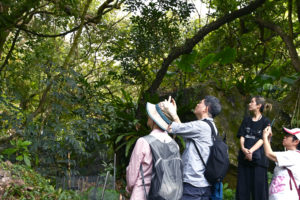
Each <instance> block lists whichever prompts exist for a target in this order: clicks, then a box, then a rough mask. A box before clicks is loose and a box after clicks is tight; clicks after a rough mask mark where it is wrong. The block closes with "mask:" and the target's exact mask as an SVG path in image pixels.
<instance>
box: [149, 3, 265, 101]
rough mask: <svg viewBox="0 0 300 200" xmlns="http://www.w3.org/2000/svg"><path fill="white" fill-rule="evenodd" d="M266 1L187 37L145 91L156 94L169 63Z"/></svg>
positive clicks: (234, 13) (171, 54)
mask: <svg viewBox="0 0 300 200" xmlns="http://www.w3.org/2000/svg"><path fill="white" fill-rule="evenodd" d="M264 2H265V0H256V1H254V2H253V3H250V4H249V5H248V6H246V7H244V8H242V9H240V10H236V11H234V12H232V13H230V14H227V15H225V16H223V17H221V18H219V19H217V20H216V21H214V22H212V23H210V24H208V25H205V26H204V27H202V28H201V29H200V30H199V31H198V32H197V33H196V35H194V36H193V37H192V38H190V39H187V40H186V41H185V43H184V44H183V45H182V46H179V47H176V48H173V49H172V50H171V52H170V53H169V55H168V57H167V58H165V59H164V61H163V63H162V66H161V68H160V70H159V71H158V73H157V75H156V78H155V80H154V81H153V82H152V84H151V86H150V87H149V89H148V90H146V91H145V93H148V94H150V95H151V94H154V93H155V92H156V90H157V89H158V87H159V86H160V84H161V82H162V80H163V78H164V76H165V74H166V72H167V70H168V67H169V65H170V64H171V63H172V62H173V61H174V60H175V59H177V58H178V57H179V56H181V55H183V54H188V53H190V52H191V51H192V50H193V48H194V47H195V46H196V45H197V44H198V43H199V42H200V41H201V40H202V39H203V38H204V37H205V36H206V35H207V34H209V33H210V32H212V31H214V30H216V29H218V28H219V27H221V26H222V25H224V24H226V23H228V22H231V21H233V20H235V19H237V18H239V17H242V16H244V15H247V14H250V13H251V12H253V11H254V10H255V9H257V8H258V7H260V6H261V5H262V4H263V3H264Z"/></svg>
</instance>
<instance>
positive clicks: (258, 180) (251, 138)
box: [236, 96, 272, 200]
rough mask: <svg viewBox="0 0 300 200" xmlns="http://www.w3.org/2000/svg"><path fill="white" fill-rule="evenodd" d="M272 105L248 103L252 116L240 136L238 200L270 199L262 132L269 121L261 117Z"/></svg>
mask: <svg viewBox="0 0 300 200" xmlns="http://www.w3.org/2000/svg"><path fill="white" fill-rule="evenodd" d="M271 109H272V106H271V104H266V103H265V99H264V98H263V97H261V96H256V97H253V98H252V99H251V102H250V103H249V111H250V113H251V116H248V117H245V118H244V120H243V122H242V124H241V126H240V128H239V131H238V134H237V137H238V138H239V139H240V151H239V155H238V178H237V188H236V199H237V200H239V199H240V200H250V199H254V200H266V199H268V176H267V172H268V171H267V170H268V164H269V163H268V159H267V157H266V156H265V154H264V148H263V140H262V136H263V130H264V129H265V128H266V127H267V126H268V125H270V120H269V119H268V118H266V117H264V116H263V115H262V113H263V111H264V110H271Z"/></svg>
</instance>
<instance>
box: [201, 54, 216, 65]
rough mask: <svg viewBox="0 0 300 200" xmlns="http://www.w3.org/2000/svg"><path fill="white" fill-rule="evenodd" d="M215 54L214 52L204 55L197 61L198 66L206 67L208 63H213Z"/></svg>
mask: <svg viewBox="0 0 300 200" xmlns="http://www.w3.org/2000/svg"><path fill="white" fill-rule="evenodd" d="M215 56H216V55H215V54H214V53H210V54H208V55H207V56H205V57H204V58H203V59H202V60H201V61H200V63H199V66H200V68H202V69H206V68H207V67H208V66H209V65H211V64H213V63H214V62H215Z"/></svg>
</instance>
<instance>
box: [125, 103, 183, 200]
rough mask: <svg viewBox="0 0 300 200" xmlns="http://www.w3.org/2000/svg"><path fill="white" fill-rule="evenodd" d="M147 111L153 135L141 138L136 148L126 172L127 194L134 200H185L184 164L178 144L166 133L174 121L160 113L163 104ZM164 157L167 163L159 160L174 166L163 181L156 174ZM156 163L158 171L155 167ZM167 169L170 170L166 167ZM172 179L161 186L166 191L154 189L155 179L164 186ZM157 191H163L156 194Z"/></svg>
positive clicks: (153, 105)
mask: <svg viewBox="0 0 300 200" xmlns="http://www.w3.org/2000/svg"><path fill="white" fill-rule="evenodd" d="M146 110H147V114H148V121H147V126H148V127H149V128H151V133H150V134H149V135H146V136H144V137H141V138H139V139H138V140H137V142H136V144H135V147H134V149H133V151H132V154H131V157H130V162H129V165H128V167H127V169H126V181H127V186H126V191H127V192H128V193H130V194H131V196H130V200H146V199H147V200H152V199H157V198H158V197H157V196H159V195H161V196H164V198H163V199H168V200H179V199H180V198H181V196H182V161H181V158H180V152H179V146H178V144H177V143H176V142H175V140H173V139H172V138H171V137H170V136H169V135H168V133H167V132H166V129H167V128H168V124H170V123H171V122H172V120H173V119H172V117H171V116H170V115H168V114H167V113H164V112H163V111H162V110H161V109H160V106H159V104H151V103H149V102H148V103H147V105H146ZM160 156H162V157H166V159H167V160H164V158H162V159H159V160H163V163H167V164H168V163H169V162H172V163H171V165H170V166H171V170H168V172H163V173H164V175H163V177H159V174H158V172H155V170H156V169H157V165H158V164H157V162H158V161H157V160H158V159H157V157H160ZM172 160H173V161H172ZM154 162H155V167H153V163H154ZM159 165H161V164H159ZM164 169H170V167H168V166H166V167H165V168H164ZM153 170H154V171H153ZM174 171H175V173H174ZM171 173H174V174H171ZM168 175H170V176H171V177H172V178H171V179H172V181H171V183H169V182H170V181H169V180H167V181H165V182H167V183H166V184H165V185H163V186H161V187H162V188H161V187H160V186H159V188H158V186H157V185H159V184H157V185H154V186H153V184H154V183H155V181H156V180H154V179H153V177H158V178H161V180H160V181H159V182H160V183H161V182H164V180H165V179H167V178H168ZM153 180H154V181H153ZM165 182H164V183H165ZM162 184H163V183H162ZM150 186H151V187H150ZM156 189H157V190H159V191H157V192H156ZM159 197H160V196H159Z"/></svg>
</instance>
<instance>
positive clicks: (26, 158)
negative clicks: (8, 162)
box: [24, 155, 31, 167]
mask: <svg viewBox="0 0 300 200" xmlns="http://www.w3.org/2000/svg"><path fill="white" fill-rule="evenodd" d="M24 162H25V164H26V165H27V166H28V167H31V163H30V158H29V157H28V156H26V155H24Z"/></svg>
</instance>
